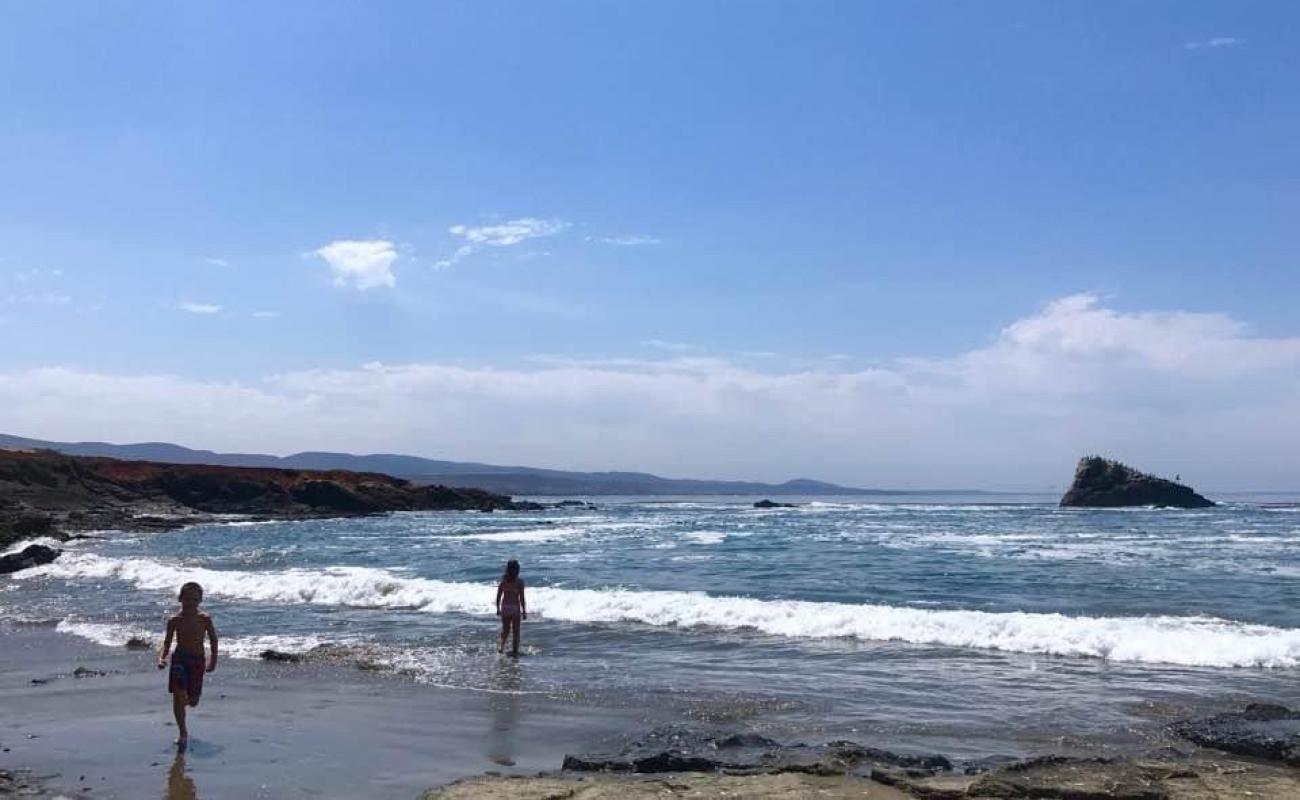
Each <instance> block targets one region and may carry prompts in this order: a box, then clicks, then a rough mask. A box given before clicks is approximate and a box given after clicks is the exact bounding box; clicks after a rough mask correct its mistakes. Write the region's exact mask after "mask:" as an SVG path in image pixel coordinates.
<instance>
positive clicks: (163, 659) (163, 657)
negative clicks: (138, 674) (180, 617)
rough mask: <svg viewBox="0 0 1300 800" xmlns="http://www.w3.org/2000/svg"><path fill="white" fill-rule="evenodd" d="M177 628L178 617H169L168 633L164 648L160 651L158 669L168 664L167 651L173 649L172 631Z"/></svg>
mask: <svg viewBox="0 0 1300 800" xmlns="http://www.w3.org/2000/svg"><path fill="white" fill-rule="evenodd" d="M175 630H176V618H175V617H168V618H167V635H166V636H164V637H163V643H162V649H161V650H159V651H158V669H162V668H163V667H165V666H166V665H167V653H168V652H169V651H170V650H171V649H172V633H173V632H174V631H175Z"/></svg>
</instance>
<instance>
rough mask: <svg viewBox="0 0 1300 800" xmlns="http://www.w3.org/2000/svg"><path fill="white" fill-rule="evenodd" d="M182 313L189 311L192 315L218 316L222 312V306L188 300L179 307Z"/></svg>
mask: <svg viewBox="0 0 1300 800" xmlns="http://www.w3.org/2000/svg"><path fill="white" fill-rule="evenodd" d="M178 307H179V308H180V310H181V311H188V312H190V313H191V314H216V313H217V312H219V311H220V310H221V306H219V305H217V304H215V303H194V302H190V301H189V300H186V301H185V302H183V303H181V304H180V306H178Z"/></svg>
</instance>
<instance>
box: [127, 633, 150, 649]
mask: <svg viewBox="0 0 1300 800" xmlns="http://www.w3.org/2000/svg"><path fill="white" fill-rule="evenodd" d="M125 647H126V649H127V650H152V649H153V642H150V641H149V640H148V639H141V638H140V637H139V636H132V637H131V638H130V639H127V640H126V644H125Z"/></svg>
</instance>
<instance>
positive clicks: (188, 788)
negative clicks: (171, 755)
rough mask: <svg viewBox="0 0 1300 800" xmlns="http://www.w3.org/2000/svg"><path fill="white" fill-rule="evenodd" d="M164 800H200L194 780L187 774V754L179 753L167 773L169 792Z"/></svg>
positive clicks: (164, 794) (164, 796) (165, 793)
mask: <svg viewBox="0 0 1300 800" xmlns="http://www.w3.org/2000/svg"><path fill="white" fill-rule="evenodd" d="M163 800H198V790H197V789H196V788H195V787H194V779H193V778H191V777H190V776H189V775H186V774H185V754H184V753H177V754H176V760H175V761H173V762H172V767H171V769H169V770H168V771H167V790H166V791H165V792H163Z"/></svg>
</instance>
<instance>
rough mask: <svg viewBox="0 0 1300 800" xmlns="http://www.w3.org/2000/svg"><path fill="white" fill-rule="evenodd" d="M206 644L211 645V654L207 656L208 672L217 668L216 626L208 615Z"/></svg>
mask: <svg viewBox="0 0 1300 800" xmlns="http://www.w3.org/2000/svg"><path fill="white" fill-rule="evenodd" d="M208 644H209V645H211V646H212V655H210V656H208V672H211V671H212V670H214V669H216V668H217V626H216V625H213V624H212V617H208Z"/></svg>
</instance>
